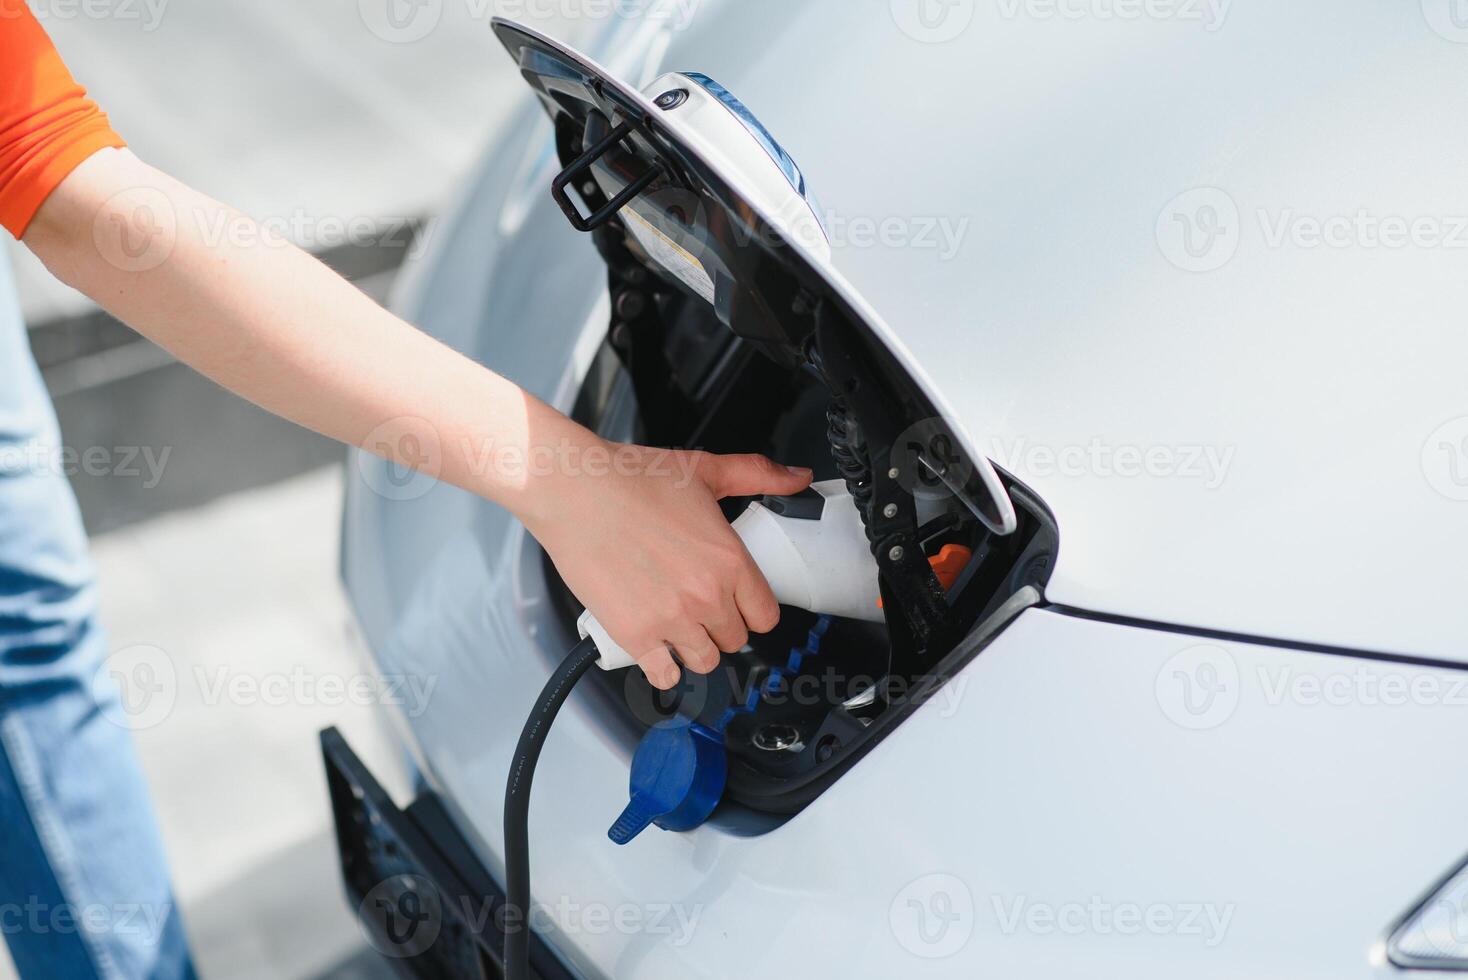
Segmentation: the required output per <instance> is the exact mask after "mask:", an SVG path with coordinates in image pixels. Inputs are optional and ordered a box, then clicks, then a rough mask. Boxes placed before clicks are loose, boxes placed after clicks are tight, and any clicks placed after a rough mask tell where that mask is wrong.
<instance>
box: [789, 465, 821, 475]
mask: <svg viewBox="0 0 1468 980" xmlns="http://www.w3.org/2000/svg"><path fill="white" fill-rule="evenodd" d="M785 468H786V469H787V470H789V471H790V475H791V476H800V477H806V476H815V475H816V471H815V470H813V469H811V468H810V467H808V466H787V467H785Z"/></svg>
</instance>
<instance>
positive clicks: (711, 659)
mask: <svg viewBox="0 0 1468 980" xmlns="http://www.w3.org/2000/svg"><path fill="white" fill-rule="evenodd" d="M673 648H674V649H675V650H676V651H677V653H678V659H679V660H681V661H683V666H685V667H687V668H688V669H689V670H691V671H693V672H694V673H695V674H712V673H713V672H714V671H715V670H717V669H718V667H719V648H718V647H716V646H714V641H713V640H711V639H709V634H708V631H707V630H704V629H702V628H697V629H690V630H689V631H688V633H687V634H686V635H681V636H679V637H677V638H676V639H674V640H673Z"/></svg>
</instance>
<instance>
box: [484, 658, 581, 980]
mask: <svg viewBox="0 0 1468 980" xmlns="http://www.w3.org/2000/svg"><path fill="white" fill-rule="evenodd" d="M600 657H601V654H600V653H599V652H598V651H597V649H596V644H595V643H593V642H592V641H591V639H590V638H589V637H588V638H587V639H584V640H582V641H581V642H580V643H578V644H576V645H575V646H574V647H572V648H571V652H570V654H568V655H567V656H566V659H565V660H563V661H561V665H560V666H559V667H557V668H556V672H555V673H554V674H552V675H551V678H550V680H548V681H546V683H545V689H544V690H542V691H541V692H540V698H539V699H538V700H537V701H536V702H535V707H534V708H533V709H531V712H530V717H529V718H527V719H526V721H525V730H524V731H522V732H521V733H520V743H519V744H518V745H516V746H515V758H514V760H513V761H511V763H510V779H509V782H508V783H507V784H506V786H505V920H504V921H505V977H506V980H530V831H529V821H530V782H531V780H532V779H534V778H535V764H536V763H537V762H539V761H540V750H541V749H542V748H543V747H544V746H545V737H546V735H547V734H548V733H549V732H550V726H551V722H553V721H555V719H556V715H557V714H559V713H560V710H561V705H563V704H565V703H566V698H567V697H569V696H570V694H571V688H573V687H575V686H576V682H577V681H579V680H580V679H581V677H582V675H584V674H585V673H586V672H587V671H588V670H590V669H591V665H592V664H594V663H596V662H597V660H598V659H600Z"/></svg>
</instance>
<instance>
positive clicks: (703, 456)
mask: <svg viewBox="0 0 1468 980" xmlns="http://www.w3.org/2000/svg"><path fill="white" fill-rule="evenodd" d="M600 449H601V451H602V452H603V453H604V454H605V455H606V457H607V458H608V459H609V460H612V461H613V463H612V465H610V466H609V467H607V468H606V471H605V472H603V473H599V474H598V475H595V476H593V475H590V474H589V473H580V474H578V475H575V476H568V475H565V474H560V475H557V476H554V477H549V478H546V479H545V480H544V481H543V486H541V487H539V488H537V493H536V497H537V498H538V503H537V506H536V507H535V508H534V509H535V513H534V514H529V515H522V518H523V519H524V520H525V523H526V526H527V527H529V529H530V532H531V533H532V534H534V535H535V537H536V539H537V540H539V541H540V543H541V545H542V546H543V547H544V548H545V550H546V552H547V553H548V554H549V555H550V557H551V560H552V561H553V562H554V563H555V566H556V568H557V570H558V571H559V572H560V573H561V577H562V578H563V579H564V580H565V582H566V584H567V585H568V586H569V587H570V589H571V591H572V592H573V593H574V594H575V595H576V597H577V598H578V599H580V600H581V602H582V603H583V604H584V605H585V606H586V607H587V608H588V609H590V610H591V612H592V613H593V614H594V615H595V616H596V618H597V620H598V621H599V622H600V623H601V625H602V626H603V627H604V628H605V629H606V631H607V632H608V633H609V634H610V635H611V637H612V639H613V640H615V641H616V642H617V643H618V645H620V646H621V647H622V648H623V649H625V650H627V651H628V652H630V653H632V654H633V655H634V657H635V659H636V660H637V663H638V666H640V667H641V668H642V670H643V672H644V673H646V674H647V678H648V680H649V681H650V682H651V683H652V684H653V685H654V686H655V687H658V688H660V689H662V690H667V689H669V688H672V687H673V686H674V685H676V684H677V683H678V678H679V668H678V663H677V662H676V661H675V660H674V657H673V653H674V652H675V653H676V655H677V661H681V662H682V663H683V665H684V666H686V667H688V668H689V669H690V670H692V671H694V672H695V673H699V674H707V673H709V672H711V671H713V670H714V669H715V668H716V667H718V665H719V652H720V651H721V650H722V651H724V652H726V653H733V652H735V651H737V650H739V649H740V648H742V647H743V646H744V644H745V643H746V642H748V639H749V634H750V632H755V633H767V632H769V631H770V630H772V629H774V627H775V625H776V624H777V623H778V622H779V619H780V607H779V604H778V603H776V601H775V597H774V594H773V593H771V591H770V587H769V584H768V583H766V581H765V577H764V575H763V573H762V572H760V570H759V567H758V566H757V565H755V563H754V561H753V559H751V558H750V556H749V553H748V551H746V550H745V548H744V544H743V542H741V541H740V540H739V537H738V535H736V534H735V533H734V531H733V529H732V528H731V527H730V526H729V522H728V521H727V520H725V518H724V515H723V512H722V511H721V510H720V509H719V506H718V501H719V500H721V499H723V498H725V497H743V496H757V495H760V494H792V493H798V492H800V491H801V490H804V489H805V488H806V487H808V486H809V485H810V482H811V471H810V470H807V469H800V468H791V467H785V466H781V465H779V464H777V463H774V462H772V461H771V460H769V459H767V458H765V457H763V456H716V455H712V454H709V453H700V452H682V451H676V450H659V449H648V448H645V447H640V446H627V445H617V444H612V443H602V444H601V447H600ZM670 650H671V651H672V652H670Z"/></svg>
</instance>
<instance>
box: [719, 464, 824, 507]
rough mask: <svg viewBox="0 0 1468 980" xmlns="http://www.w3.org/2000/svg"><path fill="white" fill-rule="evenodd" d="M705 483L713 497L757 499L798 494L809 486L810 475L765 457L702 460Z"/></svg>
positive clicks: (799, 468)
mask: <svg viewBox="0 0 1468 980" xmlns="http://www.w3.org/2000/svg"><path fill="white" fill-rule="evenodd" d="M701 464H702V465H703V466H705V467H707V469H706V471H705V477H704V478H705V480H706V481H707V482H708V486H709V489H710V490H712V491H713V493H714V496H715V497H717V498H719V499H723V498H724V497H757V496H759V495H760V494H766V493H768V494H776V495H784V494H792V493H799V492H800V491H802V490H804V489H805V488H806V487H808V486H810V481H811V478H812V477H813V475H814V474H813V473H812V472H811V471H810V470H808V469H806V468H804V467H801V466H781V465H780V464H779V463H776V462H775V461H774V460H772V459H770V458H769V457H768V456H760V455H757V454H749V455H739V456H706V457H704V459H703V460H702V461H701Z"/></svg>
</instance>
